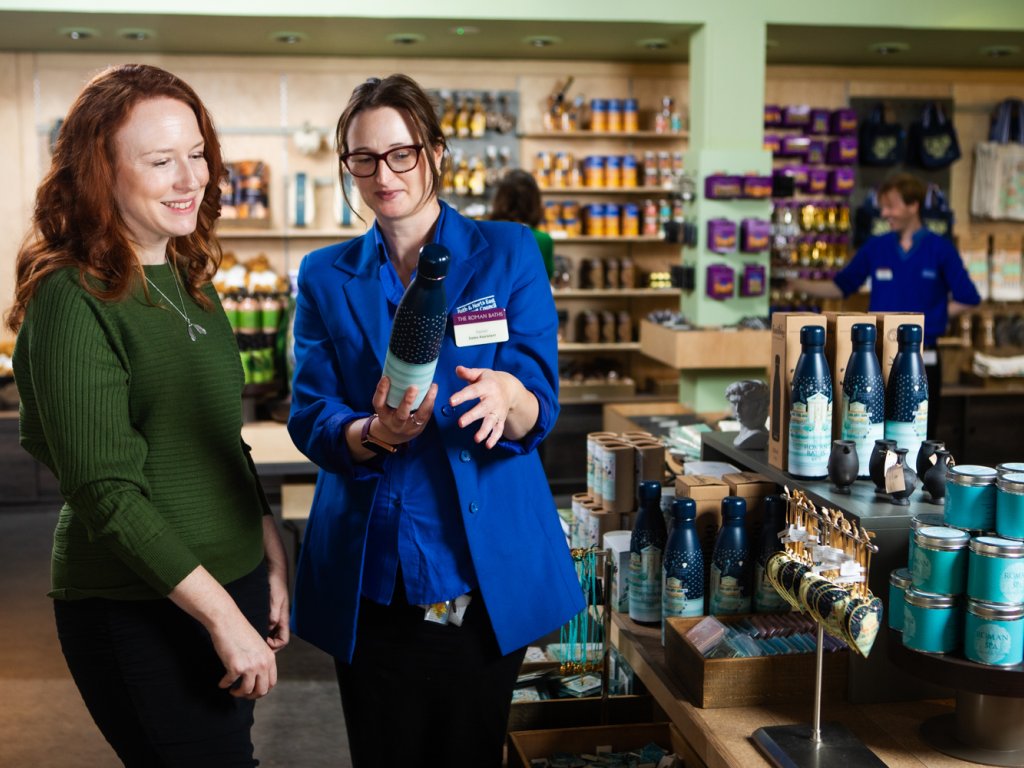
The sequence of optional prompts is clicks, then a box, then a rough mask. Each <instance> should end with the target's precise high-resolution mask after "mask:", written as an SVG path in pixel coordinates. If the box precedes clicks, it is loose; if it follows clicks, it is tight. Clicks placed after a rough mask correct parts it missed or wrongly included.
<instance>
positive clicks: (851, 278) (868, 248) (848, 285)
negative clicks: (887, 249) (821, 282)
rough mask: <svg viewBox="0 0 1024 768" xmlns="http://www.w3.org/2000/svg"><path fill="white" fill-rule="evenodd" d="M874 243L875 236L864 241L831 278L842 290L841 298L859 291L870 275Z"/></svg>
mask: <svg viewBox="0 0 1024 768" xmlns="http://www.w3.org/2000/svg"><path fill="white" fill-rule="evenodd" d="M875 243H876V238H874V237H873V238H871V239H870V240H868V241H867V242H866V243H864V245H862V246H861V247H860V248H859V249H858V250H857V253H855V254H854V256H853V258H852V259H851V260H850V263H849V264H847V265H846V266H845V267H843V268H842V269H841V270H840V271H839V273H838V274H837V275H836V276H835V277H834V278H832V280H833V282H834V283H835V284H836V285H837V286H839V290H841V291H842V292H843V298H846V297H847V296H850V295H851V294H854V293H856V292H857V291H859V290H860V287H861V286H862V285H864V283H865V282H866V281H867V279H868V277H870V276H871V257H872V254H873V253H874V250H875Z"/></svg>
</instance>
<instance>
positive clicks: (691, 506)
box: [672, 496, 697, 523]
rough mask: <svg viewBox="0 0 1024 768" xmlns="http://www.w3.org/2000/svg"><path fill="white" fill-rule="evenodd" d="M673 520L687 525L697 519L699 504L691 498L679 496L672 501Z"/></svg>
mask: <svg viewBox="0 0 1024 768" xmlns="http://www.w3.org/2000/svg"><path fill="white" fill-rule="evenodd" d="M672 519H673V520H675V521H677V522H681V523H686V522H689V521H690V520H696V519H697V502H696V501H694V500H693V499H691V498H690V497H689V496H679V497H676V498H675V499H673V500H672Z"/></svg>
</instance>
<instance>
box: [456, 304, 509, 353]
mask: <svg viewBox="0 0 1024 768" xmlns="http://www.w3.org/2000/svg"><path fill="white" fill-rule="evenodd" d="M452 326H453V327H454V330H455V346H457V347H475V346H478V345H480V344H497V343H499V342H502V341H508V320H507V319H506V318H505V310H504V309H500V308H495V309H483V310H480V311H478V312H461V313H459V314H457V315H454V316H453V317H452Z"/></svg>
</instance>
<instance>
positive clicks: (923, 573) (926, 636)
mask: <svg viewBox="0 0 1024 768" xmlns="http://www.w3.org/2000/svg"><path fill="white" fill-rule="evenodd" d="M969 543H970V536H969V535H968V534H967V533H966V532H964V531H959V530H957V529H956V528H949V527H946V526H940V525H931V526H922V527H919V528H918V529H917V530H916V531H914V554H913V560H912V561H911V563H910V568H911V586H910V587H909V588H908V589H907V590H906V592H905V594H904V597H903V644H904V645H905V646H906V647H907V648H912V649H914V650H915V651H923V652H925V653H952V652H953V651H955V650H957V648H959V647H960V641H961V639H962V637H963V598H962V595H963V592H964V589H965V588H966V586H967V546H968V544H969Z"/></svg>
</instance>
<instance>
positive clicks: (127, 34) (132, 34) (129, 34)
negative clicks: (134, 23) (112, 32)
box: [117, 29, 155, 42]
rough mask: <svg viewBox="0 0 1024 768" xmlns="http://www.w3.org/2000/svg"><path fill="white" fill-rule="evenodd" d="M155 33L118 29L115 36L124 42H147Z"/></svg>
mask: <svg viewBox="0 0 1024 768" xmlns="http://www.w3.org/2000/svg"><path fill="white" fill-rule="evenodd" d="M154 35H155V33H154V32H153V30H151V29H119V30H117V36H118V37H122V38H124V39H125V40H133V41H136V42H141V41H142V40H149V39H150V38H151V37H154Z"/></svg>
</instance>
